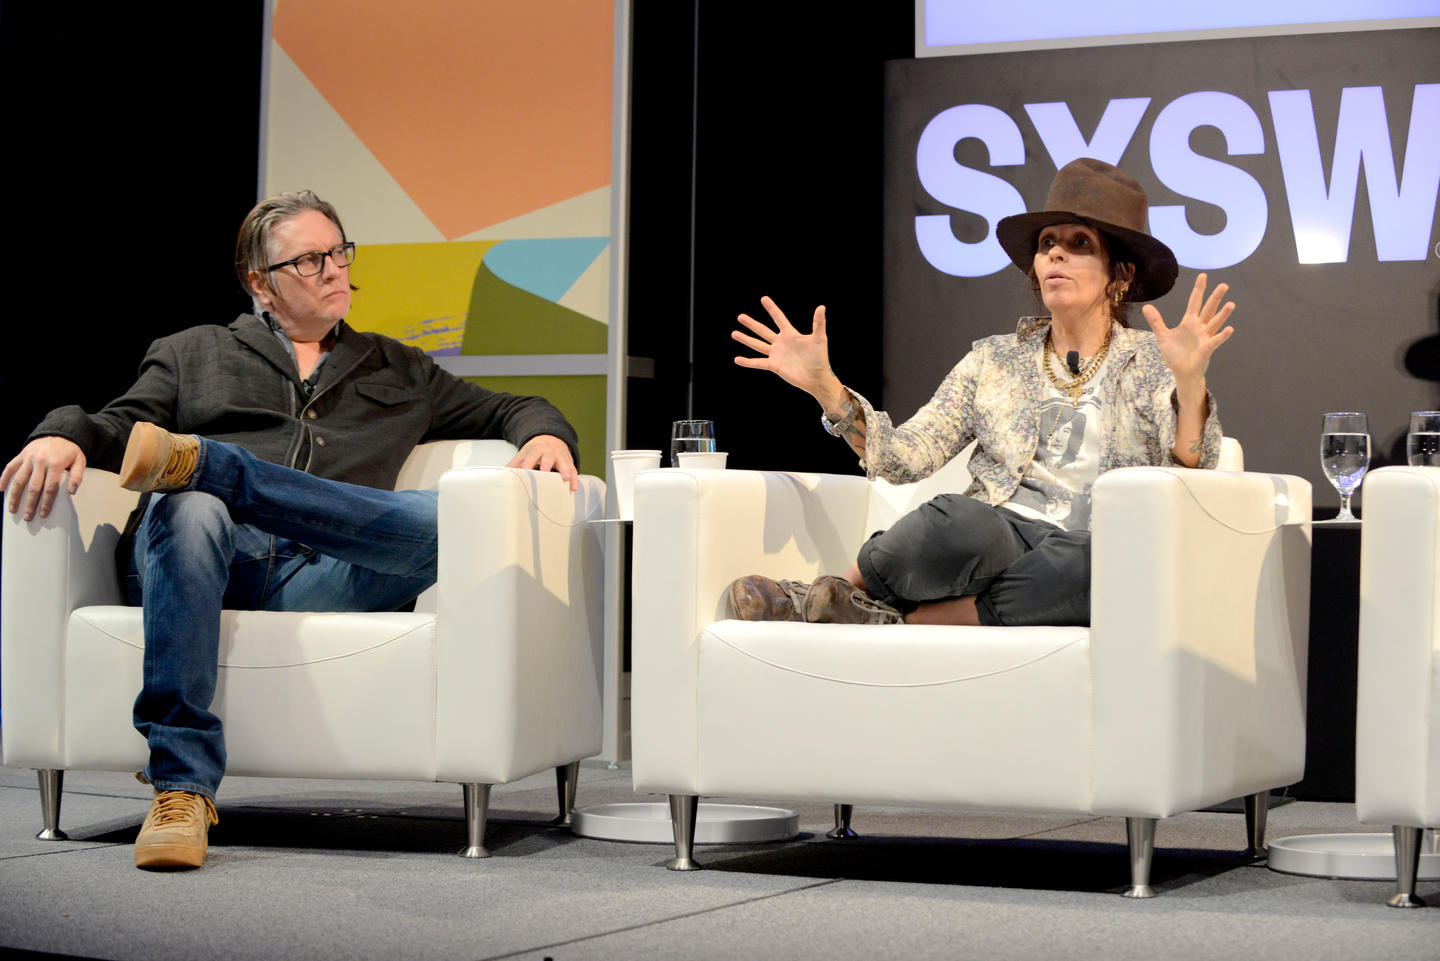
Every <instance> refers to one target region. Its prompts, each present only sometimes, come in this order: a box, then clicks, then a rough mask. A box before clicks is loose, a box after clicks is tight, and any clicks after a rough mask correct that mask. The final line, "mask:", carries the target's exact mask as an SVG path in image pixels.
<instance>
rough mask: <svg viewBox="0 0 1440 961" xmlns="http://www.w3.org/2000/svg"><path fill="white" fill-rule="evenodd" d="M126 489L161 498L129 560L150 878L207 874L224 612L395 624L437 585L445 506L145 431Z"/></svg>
mask: <svg viewBox="0 0 1440 961" xmlns="http://www.w3.org/2000/svg"><path fill="white" fill-rule="evenodd" d="M121 482H122V484H124V486H126V487H128V488H130V489H132V490H136V489H139V490H150V491H157V492H158V493H157V494H156V496H153V497H152V499H151V502H150V504H149V505H148V507H147V509H146V512H145V517H144V519H143V521H142V522H141V525H140V527H139V529H138V532H137V535H136V538H135V545H134V548H133V550H132V552H131V567H130V576H129V579H128V586H129V592H130V600H131V603H137V604H140V605H142V606H143V608H144V614H143V618H144V625H145V657H144V684H143V687H142V689H141V692H140V696H139V697H138V698H136V701H135V727H136V729H137V730H139V731H140V733H141V734H143V735H145V737H146V740H147V742H148V743H149V746H150V763H149V764H148V765H147V766H146V768H145V771H144V775H145V777H146V778H147V779H148V780H149V782H150V783H151V784H153V785H154V786H155V790H156V795H155V801H154V802H153V803H152V805H151V811H150V814H149V815H148V816H147V817H146V819H145V823H144V825H142V827H141V831H140V836H139V837H138V838H137V840H136V845H135V863H136V865H137V866H139V867H198V866H199V865H200V864H201V863H202V862H203V861H204V857H205V850H206V846H207V831H208V828H209V826H210V824H213V823H215V821H216V820H217V817H216V814H215V808H214V803H213V799H214V797H215V791H216V789H217V788H218V787H219V785H220V780H221V778H222V777H223V776H224V773H225V740H224V732H223V730H222V727H221V723H220V719H219V718H217V717H216V716H215V715H214V714H212V713H210V711H209V707H210V703H211V701H212V700H213V698H214V695H215V685H216V680H217V676H218V672H219V647H220V612H221V611H222V610H223V609H231V610H270V611H393V610H395V609H396V608H398V607H401V606H402V605H404V604H406V603H408V602H409V601H411V600H413V599H414V598H415V597H417V596H418V595H419V594H420V593H421V592H422V591H424V590H425V589H426V588H427V587H429V586H430V585H431V584H433V583H435V576H436V563H437V558H438V534H437V523H436V510H437V504H438V498H437V495H436V493H435V492H434V491H380V490H374V489H372V488H368V487H359V486H356V485H353V484H344V483H339V482H337V481H327V480H322V479H320V478H317V477H313V476H311V475H309V474H306V473H304V472H303V471H297V470H292V469H290V468H287V467H279V466H276V465H274V464H269V463H266V462H264V461H261V460H259V459H258V458H256V457H255V456H253V455H252V454H250V453H249V452H247V451H245V450H244V449H243V448H240V447H236V446H234V445H231V444H223V443H219V442H215V441H207V440H203V439H200V438H196V437H191V436H188V435H171V434H169V433H168V432H165V431H162V430H161V429H160V428H158V427H154V426H152V425H149V424H140V425H136V428H135V431H134V432H133V433H132V437H131V441H130V446H129V448H127V451H126V459H125V466H124V467H123V468H122V471H121Z"/></svg>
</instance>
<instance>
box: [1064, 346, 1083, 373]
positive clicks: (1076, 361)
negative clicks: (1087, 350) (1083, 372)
mask: <svg viewBox="0 0 1440 961" xmlns="http://www.w3.org/2000/svg"><path fill="white" fill-rule="evenodd" d="M1065 366H1066V367H1069V368H1070V373H1071V374H1073V375H1075V376H1076V377H1078V376H1080V351H1078V350H1072V351H1070V353H1068V354H1066V355H1065Z"/></svg>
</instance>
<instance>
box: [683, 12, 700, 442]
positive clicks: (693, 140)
mask: <svg viewBox="0 0 1440 961" xmlns="http://www.w3.org/2000/svg"><path fill="white" fill-rule="evenodd" d="M691 58H692V60H693V67H692V72H691V80H690V84H691V86H690V343H689V348H688V351H687V354H686V359H687V361H688V362H689V369H688V371H687V373H686V381H685V419H686V420H694V419H695V206H696V204H695V198H696V182H697V178H696V170H697V164H698V157H699V144H700V0H695V38H694V46H693V49H692V51H691Z"/></svg>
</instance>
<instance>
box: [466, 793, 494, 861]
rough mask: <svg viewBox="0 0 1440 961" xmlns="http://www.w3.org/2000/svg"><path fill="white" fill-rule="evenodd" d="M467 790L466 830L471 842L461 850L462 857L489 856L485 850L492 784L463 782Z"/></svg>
mask: <svg viewBox="0 0 1440 961" xmlns="http://www.w3.org/2000/svg"><path fill="white" fill-rule="evenodd" d="M460 787H461V789H462V790H464V792H465V831H466V833H467V834H468V835H469V841H470V843H469V844H467V845H466V846H465V847H464V848H462V849H461V850H460V851H459V854H460V856H461V857H462V858H488V857H489V856H490V852H489V851H487V850H485V819H486V818H487V817H488V816H489V814H490V785H488V784H462V785H460Z"/></svg>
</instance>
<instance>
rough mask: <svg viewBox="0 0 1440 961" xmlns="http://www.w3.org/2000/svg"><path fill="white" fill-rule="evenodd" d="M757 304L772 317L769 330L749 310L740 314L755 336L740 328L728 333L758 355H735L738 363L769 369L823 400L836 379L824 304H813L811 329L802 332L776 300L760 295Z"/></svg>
mask: <svg viewBox="0 0 1440 961" xmlns="http://www.w3.org/2000/svg"><path fill="white" fill-rule="evenodd" d="M760 305H761V306H762V307H764V308H765V311H766V313H768V314H769V315H770V319H771V320H772V321H774V323H775V328H776V329H774V330H772V329H771V328H770V327H769V326H768V325H766V324H763V323H761V322H760V321H758V320H756V319H755V318H754V317H751V316H750V315H748V314H741V315H740V317H739V321H740V324H741V325H742V326H744V327H746V328H747V329H749V330H750V331H751V332H752V333H754V335H755V336H753V337H752V336H750V334H747V333H745V332H744V331H743V330H732V331H731V332H730V336H731V337H733V338H735V339H736V340H738V341H739V342H740V343H742V344H744V345H745V346H746V347H749V348H750V349H751V350H753V351H755V352H756V353H757V354H759V355H760V356H759V357H736V358H735V363H737V364H739V365H740V366H741V367H754V368H756V369H758V370H768V371H770V372H771V373H773V374H775V375H777V376H778V377H780V378H781V379H782V380H784V381H785V382H786V383H787V384H791V385H793V386H795V387H798V388H800V389H801V390H803V391H805V393H807V394H809V395H811V396H812V397H815V398H816V399H817V400H820V401H821V403H822V404H823V403H824V396H823V395H829V394H832V393H834V392H835V388H836V387H838V385H839V379H838V378H836V376H835V374H834V373H833V372H832V371H831V370H830V341H829V339H828V338H827V337H826V336H825V307H824V306H823V305H822V306H819V307H816V308H815V318H814V320H813V321H812V322H811V325H810V333H808V334H802V333H801V332H800V331H798V330H796V329H795V326H794V325H793V324H791V323H790V321H789V320H788V319H787V318H786V317H785V314H784V312H783V311H781V309H780V308H779V307H777V306H775V301H773V300H771V299H770V298H769V297H761V298H760Z"/></svg>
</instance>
